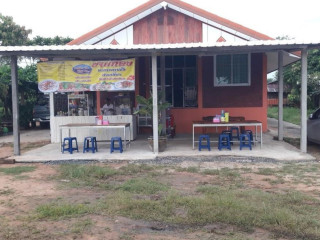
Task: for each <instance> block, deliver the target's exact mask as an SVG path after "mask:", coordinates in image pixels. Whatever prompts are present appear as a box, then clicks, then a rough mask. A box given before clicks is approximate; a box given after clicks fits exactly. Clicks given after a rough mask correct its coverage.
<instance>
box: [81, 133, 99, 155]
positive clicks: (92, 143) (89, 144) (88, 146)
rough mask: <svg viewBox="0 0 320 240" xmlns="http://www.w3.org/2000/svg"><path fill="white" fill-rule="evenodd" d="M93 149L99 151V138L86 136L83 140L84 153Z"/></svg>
mask: <svg viewBox="0 0 320 240" xmlns="http://www.w3.org/2000/svg"><path fill="white" fill-rule="evenodd" d="M90 150H91V151H92V153H95V152H98V145H97V138H96V137H85V138H84V141H83V153H85V152H89V151H90Z"/></svg>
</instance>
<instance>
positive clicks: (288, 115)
mask: <svg viewBox="0 0 320 240" xmlns="http://www.w3.org/2000/svg"><path fill="white" fill-rule="evenodd" d="M313 112H314V109H308V111H307V113H308V116H309V114H311V113H313ZM268 117H270V118H275V119H278V107H269V108H268ZM283 120H284V121H286V122H290V123H293V124H297V125H300V109H299V108H295V107H284V108H283Z"/></svg>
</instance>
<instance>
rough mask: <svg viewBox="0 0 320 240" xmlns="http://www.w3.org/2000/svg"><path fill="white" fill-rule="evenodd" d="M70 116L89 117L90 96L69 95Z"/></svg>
mask: <svg viewBox="0 0 320 240" xmlns="http://www.w3.org/2000/svg"><path fill="white" fill-rule="evenodd" d="M68 116H89V101H88V94H69V95H68Z"/></svg>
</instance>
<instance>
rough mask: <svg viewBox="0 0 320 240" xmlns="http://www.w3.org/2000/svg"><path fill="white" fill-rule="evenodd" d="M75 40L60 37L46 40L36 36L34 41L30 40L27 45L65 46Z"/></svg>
mask: <svg viewBox="0 0 320 240" xmlns="http://www.w3.org/2000/svg"><path fill="white" fill-rule="evenodd" d="M72 40H73V39H72V38H70V37H59V36H55V37H54V38H46V37H40V36H36V37H34V38H33V39H32V40H28V42H27V45H33V46H34V45H35V46H49V45H65V44H67V43H68V42H71V41H72Z"/></svg>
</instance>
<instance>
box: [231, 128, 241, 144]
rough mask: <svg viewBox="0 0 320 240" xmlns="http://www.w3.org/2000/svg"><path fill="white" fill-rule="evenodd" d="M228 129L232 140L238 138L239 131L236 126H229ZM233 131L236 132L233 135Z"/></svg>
mask: <svg viewBox="0 0 320 240" xmlns="http://www.w3.org/2000/svg"><path fill="white" fill-rule="evenodd" d="M230 131H231V141H233V139H237V140H240V133H239V128H238V127H231V128H230ZM234 132H236V134H235V135H233V133H234Z"/></svg>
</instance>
